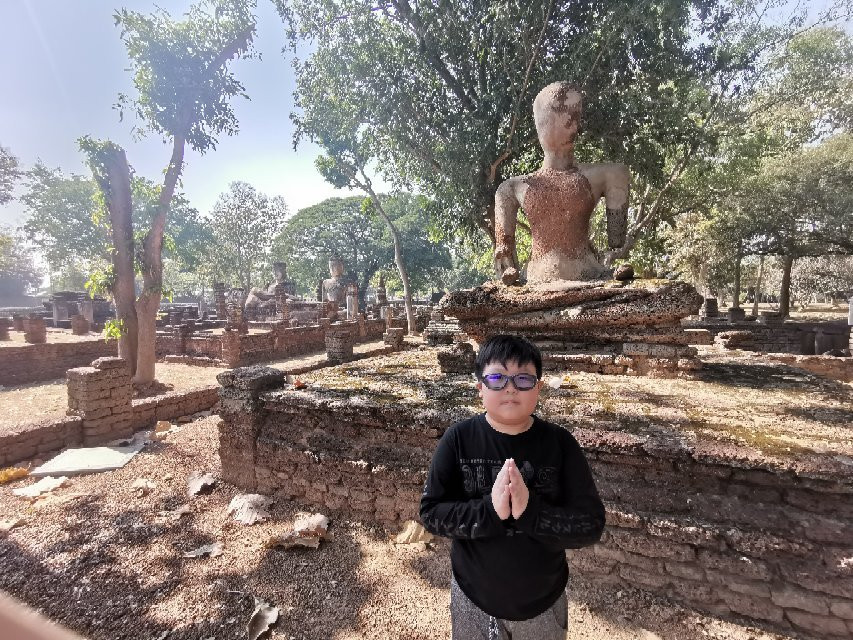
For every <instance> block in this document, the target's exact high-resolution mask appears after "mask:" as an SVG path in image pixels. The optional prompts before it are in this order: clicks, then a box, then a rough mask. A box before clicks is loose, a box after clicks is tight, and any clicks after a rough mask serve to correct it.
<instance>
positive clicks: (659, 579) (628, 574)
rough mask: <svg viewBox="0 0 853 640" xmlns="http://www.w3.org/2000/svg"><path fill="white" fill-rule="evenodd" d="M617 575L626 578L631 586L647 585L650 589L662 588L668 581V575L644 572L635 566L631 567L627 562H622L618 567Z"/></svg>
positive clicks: (641, 586)
mask: <svg viewBox="0 0 853 640" xmlns="http://www.w3.org/2000/svg"><path fill="white" fill-rule="evenodd" d="M619 575H620V576H621V577H622V578H623V579H625V580H627V581H628V583H629V584H631V585H632V586H637V587H640V588H643V587H647V588H650V589H663V588H664V587H666V586H667V585H668V584H669V582H670V578H669V577H668V576H661V575H655V574H650V573H646V572H645V571H644V570H642V569H637V568H636V567H632V566H630V565H627V564H623V565H621V566H620V567H619Z"/></svg>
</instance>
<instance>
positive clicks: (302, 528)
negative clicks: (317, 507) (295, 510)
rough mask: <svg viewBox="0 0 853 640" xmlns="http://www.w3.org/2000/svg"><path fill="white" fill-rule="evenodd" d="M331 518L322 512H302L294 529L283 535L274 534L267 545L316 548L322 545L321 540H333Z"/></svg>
mask: <svg viewBox="0 0 853 640" xmlns="http://www.w3.org/2000/svg"><path fill="white" fill-rule="evenodd" d="M328 528H329V519H328V518H327V517H326V516H324V515H323V514H322V513H312V514H300V515H299V517H297V518H296V521H295V522H294V523H293V530H292V531H288V532H287V533H285V534H284V535H283V536H273V537H272V538H270V539H269V540H267V543H266V546H267V547H284V548H285V549H292V548H293V547H308V548H309V549H316V548H318V547H319V546H320V540H331V539H332V535H331V534H330V533H329V532H328Z"/></svg>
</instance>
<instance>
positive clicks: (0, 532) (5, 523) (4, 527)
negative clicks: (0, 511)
mask: <svg viewBox="0 0 853 640" xmlns="http://www.w3.org/2000/svg"><path fill="white" fill-rule="evenodd" d="M22 522H23V520H22V519H21V518H18V517H17V516H16V517H14V518H11V519H10V520H0V537H2V536H5V535H6V534H7V533H9V531H11V530H12V529H14V528H15V527H17V526H18V525H19V524H21V523H22Z"/></svg>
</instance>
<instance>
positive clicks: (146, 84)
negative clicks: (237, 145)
mask: <svg viewBox="0 0 853 640" xmlns="http://www.w3.org/2000/svg"><path fill="white" fill-rule="evenodd" d="M253 8H254V3H253V2H241V1H239V0H201V1H200V2H199V3H198V4H196V5H193V6H192V7H191V8H190V9H189V11H188V12H187V14H186V19H185V20H184V21H182V22H176V21H173V20H172V18H171V16H170V15H169V14H168V13H166V12H165V11H163V10H162V9H158V10H157V11H156V12H155V13H153V14H151V15H144V14H141V13H137V12H134V11H128V10H127V9H122V10H121V11H119V12H118V13H117V14H115V19H116V24H118V25H120V26H121V29H122V30H121V37H122V40H123V41H124V43H125V46H126V47H127V52H128V55H129V57H130V64H131V71H132V72H133V83H134V86H135V88H136V92H137V95H136V97H135V98H130V97H128V96H126V95H123V94H122V95H120V96H119V107H120V109H121V113H122V114H123V113H124V110H125V109H130V110H133V111H134V112H135V113H136V115H137V116H138V118H139V120H140V122H141V123H142V131H144V132H150V133H155V134H158V135H161V136H162V137H163V138H164V140H171V144H172V155H171V159H170V160H169V164H168V166H167V167H166V170H165V172H164V178H163V183H162V185H161V186H160V187H159V189H158V201H157V207H156V210H155V211H153V212H152V213H153V217H152V221H151V224H150V226H149V227H147V228H143V229H141V231H142V234H141V239H140V240H139V241H137V239H136V238H135V234H134V225H133V218H132V211H133V204H132V194H131V178H130V175H131V174H130V167H129V165H128V163H127V157H126V155H125V152H124V150H123V149H122V148H120V147H119V146H118V145H116V144H114V143H112V142H109V141H105V142H101V141H96V140H93V139H92V138H89V137H88V136H87V137H84V138H81V140H80V147H81V150H82V151H83V152H84V153H85V154H86V155H87V157H88V160H89V165H90V167H91V169H92V173H93V174H94V177H95V180H96V182H97V183H98V187H99V188H100V190H101V192H102V194H103V197H104V201H105V203H106V208H107V210H108V211H109V219H110V226H111V229H112V247H113V253H112V262H113V272H112V274H111V278H110V289H111V291H112V294H113V297H114V299H115V304H116V314H117V318H118V321H119V322H120V323H121V337H120V339H119V354H120V355H121V356H122V357H124V358H125V359H127V361H128V362H129V364H130V367H131V371H133V372H134V375H133V379H134V382H135V383H138V384H147V383H150V382H152V381H153V380H154V363H155V329H156V328H155V322H156V318H157V311H158V309H159V306H160V299H161V296H162V293H163V257H162V249H163V237H164V232H165V228H166V220H167V216H168V213H169V207H170V205H171V202H172V199H173V196H174V193H175V187H176V185H177V183H178V179H179V178H180V175H181V172H182V170H183V163H184V151H185V147H186V145H187V144H189V146H190V147H191V148H192V149H194V150H195V151H198V152H199V153H205V152H206V151H209V150H211V149H215V148H216V142H217V139H216V136H217V135H220V134H222V133H226V134H229V135H231V134H234V133H235V132H236V131H237V128H238V125H237V118H236V116H235V114H234V112H233V110H232V109H231V106H230V102H229V101H230V99H231V98H233V97H234V96H237V95H242V96H244V97H247V96H245V93H244V92H243V86H242V85H241V84H240V83H239V82H238V81H237V79H236V78H235V77H234V75H233V74H232V73H231V72H230V71H229V70H228V62H229V61H230V60H231V59H232V58H234V57H237V58H245V57H248V56H250V54H251V46H252V38H253V37H254V32H255V19H254V16H253V15H252V13H251V11H252V10H253ZM135 258H137V259H138V260H139V263H140V265H141V271H142V282H143V285H142V293H141V294H140V295H139V297H138V298H137V296H136V293H135V287H134V277H135V269H134V259H135Z"/></svg>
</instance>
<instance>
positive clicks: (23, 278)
mask: <svg viewBox="0 0 853 640" xmlns="http://www.w3.org/2000/svg"><path fill="white" fill-rule="evenodd" d="M41 275H42V274H41V272H40V271H39V269H38V268H37V267H36V266H35V263H34V261H33V256H32V252H31V251H30V250H29V249H28V248H27V247H26V245H25V244H24V240H23V238H20V237H18V236H16V235H15V234H14V233H13V232H12V231H11V230H10V229H8V228H5V227H0V296H8V297H13V298H14V297H20V296H23V295H25V294H26V293H27V292H29V291H31V290H33V289H36V288H37V287H38V286H39V284H40V283H41Z"/></svg>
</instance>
